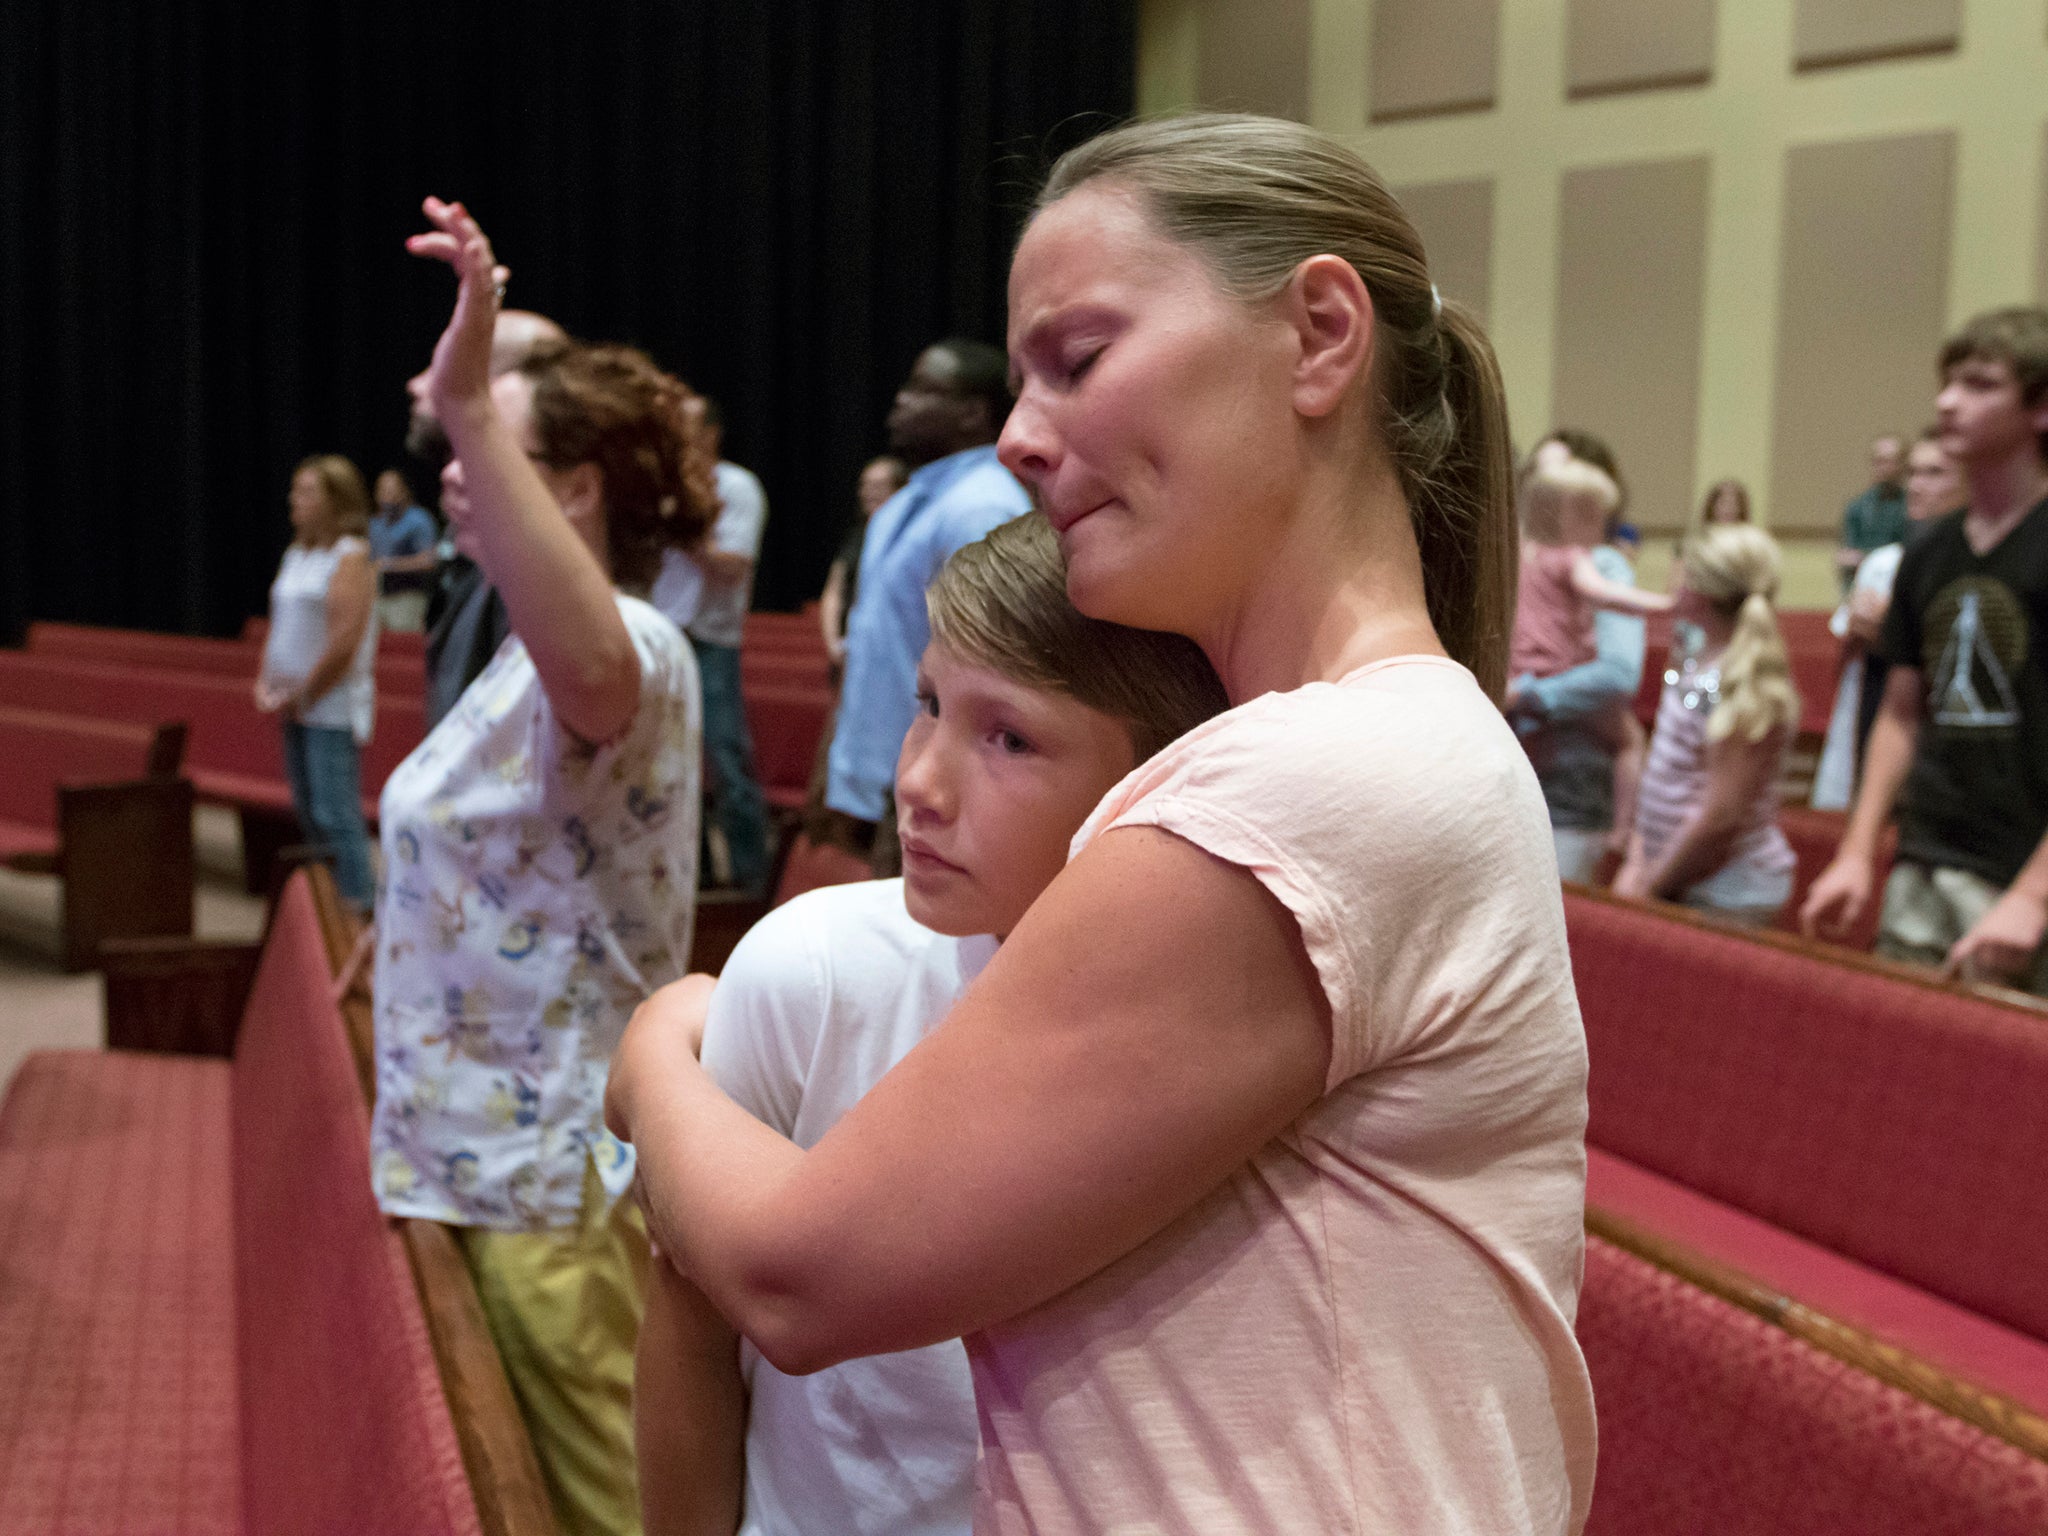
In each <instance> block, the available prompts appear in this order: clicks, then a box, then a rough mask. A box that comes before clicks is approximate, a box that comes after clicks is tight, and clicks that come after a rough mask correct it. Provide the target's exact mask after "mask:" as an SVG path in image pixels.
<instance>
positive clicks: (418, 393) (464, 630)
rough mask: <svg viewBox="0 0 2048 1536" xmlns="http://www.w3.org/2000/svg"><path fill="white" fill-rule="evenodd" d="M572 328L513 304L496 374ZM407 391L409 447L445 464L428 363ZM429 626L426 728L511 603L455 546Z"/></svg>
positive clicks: (487, 646)
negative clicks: (430, 393)
mask: <svg viewBox="0 0 2048 1536" xmlns="http://www.w3.org/2000/svg"><path fill="white" fill-rule="evenodd" d="M568 343H569V333H568V332H567V331H565V330H563V329H562V328H561V327H560V326H559V325H557V324H555V322H554V321H552V320H550V319H549V318H548V317H547V316H546V315H536V314H535V313H534V312H533V311H532V310H530V309H508V310H504V311H502V312H501V313H500V314H499V316H498V323H497V328H496V329H495V330H494V331H493V332H492V333H491V377H492V378H494V379H495V378H496V377H498V375H499V374H501V373H510V372H511V371H512V370H513V369H515V368H517V367H519V366H520V365H521V364H523V363H524V362H525V361H526V360H527V359H528V358H530V357H532V356H534V355H535V354H536V353H538V352H543V351H546V350H548V349H550V348H553V347H562V346H567V345H568ZM405 392H406V394H408V395H409V396H411V397H412V419H411V420H410V421H409V422H408V423H407V424H406V431H405V448H406V452H408V453H410V454H412V455H414V456H415V457H416V458H420V459H423V460H425V461H426V462H427V463H429V464H433V465H435V466H437V467H438V466H439V465H440V464H442V463H445V462H446V461H447V458H448V452H449V450H448V435H447V434H446V433H445V432H443V431H442V430H441V423H440V422H439V421H437V420H436V419H435V418H434V408H433V406H432V405H430V404H429V403H428V401H427V371H426V370H425V369H424V368H422V369H421V370H420V371H419V372H418V373H416V374H414V375H413V376H412V377H411V378H410V379H409V380H407V381H406V386H405ZM461 494H462V493H461V491H460V490H458V489H449V488H446V487H444V488H443V490H442V492H441V500H442V506H441V510H442V512H443V513H444V514H445V513H446V512H447V511H448V506H447V501H448V498H449V497H451V496H459V495H461ZM438 599H439V600H438V601H437V602H436V604H435V606H434V612H433V613H432V614H431V615H430V616H429V623H428V630H427V698H426V706H427V729H428V730H430V731H431V730H432V729H433V728H434V727H435V726H437V725H439V724H440V723H441V717H442V716H443V715H445V714H447V713H448V711H449V710H451V709H453V708H454V707H455V701H456V700H457V699H459V698H461V697H462V692H463V690H464V689H465V688H467V687H468V686H469V685H470V684H471V683H473V682H475V681H476V677H477V674H478V673H479V672H481V671H483V669H484V668H485V667H486V666H488V665H489V664H490V660H491V658H492V657H493V656H495V655H496V654H497V652H498V647H499V646H500V645H502V644H503V643H504V640H505V635H506V632H507V631H508V629H509V628H510V624H509V622H508V621H507V620H506V617H505V605H504V603H502V602H500V601H499V599H498V594H497V592H496V590H495V589H494V588H493V587H492V586H491V584H490V583H489V582H487V581H485V580H484V573H483V571H482V570H481V569H479V568H478V566H477V564H476V562H475V561H473V560H471V559H469V558H468V557H467V556H466V555H462V554H460V553H458V554H456V555H455V556H454V557H453V558H452V559H449V560H446V561H443V562H442V565H441V589H440V592H439V594H438Z"/></svg>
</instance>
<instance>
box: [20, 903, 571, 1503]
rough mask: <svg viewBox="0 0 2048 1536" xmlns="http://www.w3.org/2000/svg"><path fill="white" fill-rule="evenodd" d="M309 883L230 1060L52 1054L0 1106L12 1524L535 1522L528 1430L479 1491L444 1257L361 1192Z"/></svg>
mask: <svg viewBox="0 0 2048 1536" xmlns="http://www.w3.org/2000/svg"><path fill="white" fill-rule="evenodd" d="M324 879H325V877H324V873H316V874H315V875H314V876H313V877H312V878H311V879H309V878H308V877H307V876H305V875H301V876H298V877H295V878H294V879H293V881H292V882H291V883H290V884H289V885H288V886H287V887H286V889H285V891H284V895H283V897H282V900H281V901H280V904H279V906H278V909H277V913H276V916H275V918H274V920H273V923H272V927H271V931H270V935H269V937H268V939H267V940H266V942H265V945H264V951H263V957H262V961H261V964H260V966H259V967H258V970H257V975H256V981H255V986H254V989H253V991H252V992H251V994H250V998H249V1002H248V1005H247V1008H246V1010H245V1013H244V1016H243V1020H242V1025H241V1029H240V1031H239V1037H238V1040H237V1044H236V1048H235V1056H234V1060H233V1062H232V1064H230V1063H229V1062H226V1061H220V1060H207V1059H202V1058H196V1057H177V1056H152V1055H142V1054H137V1053H129V1052H88V1051H71V1052H45V1053H39V1054H37V1055H34V1056H31V1057H30V1058H29V1059H28V1061H27V1062H26V1063H25V1064H24V1065H23V1067H22V1069H21V1071H20V1073H19V1074H18V1075H17V1077H16V1078H15V1080H14V1082H13V1084H12V1085H11V1086H10V1087H9V1089H8V1092H7V1096H6V1099H5V1101H4V1103H0V1380H4V1381H6V1382H8V1383H9V1384H10V1386H9V1390H8V1391H6V1392H4V1393H0V1533H5V1536H17V1533H19V1536H28V1533H31V1532H33V1533H46V1532H54V1531H64V1532H71V1533H78V1536H99V1533H116V1532H119V1533H136V1536H142V1533H151V1536H155V1533H161V1532H192V1533H197V1532H216V1531H217V1532H221V1533H224V1536H226V1533H240V1532H244V1531H251V1532H263V1533H266V1536H269V1533H290V1532H305V1533H309V1536H311V1533H336V1532H344V1531H345V1532H364V1533H370V1532H408V1533H411V1532H420V1533H428V1532H458V1533H466V1532H484V1531H487V1530H490V1531H508V1532H509V1531H521V1532H533V1533H536V1536H537V1533H539V1532H542V1531H545V1530H547V1529H549V1526H548V1524H547V1523H546V1520H545V1502H544V1496H541V1495H540V1494H539V1493H538V1473H537V1471H536V1470H534V1469H533V1468H532V1465H531V1449H530V1447H528V1448H527V1450H526V1465H525V1467H524V1468H521V1467H520V1466H518V1465H516V1464H513V1463H506V1464H505V1467H504V1469H503V1472H504V1475H502V1476H500V1477H496V1478H494V1479H493V1481H492V1484H491V1486H490V1487H488V1488H480V1489H478V1490H477V1491H475V1492H473V1491H472V1476H471V1474H470V1473H469V1472H467V1471H466V1470H465V1455H466V1452H467V1451H468V1440H467V1438H465V1437H463V1436H462V1435H460V1434H459V1432H458V1431H459V1426H458V1424H457V1422H456V1420H455V1419H454V1418H453V1417H452V1416H451V1408H450V1403H451V1398H450V1394H449V1393H448V1392H447V1391H444V1388H443V1373H442V1371H441V1370H438V1369H437V1366H436V1350H437V1345H441V1344H443V1342H444V1341H443V1338H442V1336H441V1334H440V1333H439V1332H434V1333H430V1327H429V1311H430V1310H431V1311H432V1312H433V1313H434V1314H435V1315H436V1319H437V1321H438V1319H439V1314H440V1313H441V1312H442V1311H443V1310H444V1309H445V1306H446V1301H445V1295H444V1294H443V1292H444V1289H445V1288H444V1287H441V1284H440V1281H445V1279H446V1276H445V1275H444V1276H442V1277H440V1281H437V1282H436V1289H430V1288H429V1286H428V1278H427V1276H426V1275H425V1274H424V1273H422V1274H421V1276H420V1279H419V1281H418V1283H417V1285H416V1281H415V1275H414V1270H413V1266H412V1265H411V1264H409V1262H408V1247H409V1246H410V1245H409V1242H408V1238H407V1237H406V1236H404V1235H402V1234H401V1231H400V1227H399V1225H397V1224H394V1223H392V1222H390V1221H388V1220H386V1219H385V1218H384V1217H383V1216H382V1215H381V1213H379V1211H378V1210H377V1207H376V1203H375V1201H374V1199H373V1198H372V1196H371V1193H370V1169H369V1135H368V1132H369V1123H368V1113H367V1108H366V1105H365V1101H364V1097H363V1092H362V1087H361V1080H360V1077H359V1075H358V1066H357V1062H356V1059H355V1056H354V1054H353V1053H352V1051H351V1047H350V1043H349V1039H348V1036H347V1035H346V1033H345V1031H344V1027H343V1023H342V1019H341V1016H340V1014H339V1012H338V1011H337V1009H336V1006H335V1004H334V1003H333V1001H332V1000H331V999H330V996H329V991H330V986H331V977H332V974H333V972H332V969H331V966H332V954H331V939H330V933H329V929H330V928H331V926H332V924H331V920H330V922H329V924H328V925H326V926H323V921H322V911H321V906H322V905H324V907H325V909H326V911H327V912H329V913H332V912H333V911H334V903H333V900H332V896H331V889H330V888H327V887H325V886H324V884H322V886H321V890H322V898H316V893H315V885H316V883H321V882H324ZM458 1274H459V1261H458ZM460 1278H461V1279H462V1282H463V1283H464V1284H465V1285H466V1276H461V1277H460ZM423 1293H425V1295H426V1301H427V1306H426V1307H425V1308H423V1305H422V1295H423ZM457 1300H458V1302H459V1300H460V1298H457ZM467 1304H468V1307H469V1308H470V1309H471V1310H472V1311H473V1310H474V1308H475V1296H474V1292H473V1291H471V1292H469V1293H468V1296H467ZM458 1310H459V1308H458ZM445 1352H446V1351H445V1350H444V1353H445ZM497 1386H498V1389H499V1392H500V1395H501V1398H502V1404H501V1410H500V1416H501V1417H502V1414H503V1413H507V1412H511V1411H512V1410H511V1409H510V1398H509V1388H507V1387H505V1386H504V1382H503V1376H502V1373H500V1374H499V1376H498V1378H497ZM515 1422H516V1419H515ZM472 1459H473V1458H472ZM522 1478H523V1480H524V1481H523V1483H522V1481H521V1480H522ZM508 1487H510V1488H513V1489H514V1490H515V1491H516V1490H517V1489H519V1488H521V1487H523V1488H524V1490H525V1492H524V1494H523V1495H522V1498H523V1503H521V1504H519V1506H518V1508H517V1509H515V1511H514V1514H515V1518H514V1519H512V1520H510V1521H508V1520H505V1519H503V1518H494V1519H493V1520H492V1521H491V1522H490V1523H489V1524H486V1523H485V1522H484V1520H483V1519H482V1518H481V1517H480V1513H479V1504H480V1502H481V1503H482V1504H484V1505H485V1506H486V1507H487V1508H488V1509H489V1510H490V1511H491V1512H492V1514H493V1515H494V1517H501V1516H502V1515H503V1514H504V1511H505V1509H506V1507H507V1498H506V1494H507V1488H508ZM533 1508H537V1509H538V1510H539V1511H540V1516H541V1518H539V1519H537V1520H536V1519H535V1518H532V1516H531V1510H532V1509H533ZM520 1510H525V1511H527V1513H525V1514H520V1513H519V1511H520Z"/></svg>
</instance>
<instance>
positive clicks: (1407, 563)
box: [1197, 470, 1444, 704]
mask: <svg viewBox="0 0 2048 1536" xmlns="http://www.w3.org/2000/svg"><path fill="white" fill-rule="evenodd" d="M1275 532H1276V533H1277V534H1278V535H1279V537H1278V539H1277V541H1276V542H1275V543H1274V545H1273V546H1272V548H1271V551H1270V553H1269V554H1268V555H1267V557H1266V558H1265V559H1264V560H1263V561H1262V562H1261V563H1260V567H1259V569H1258V571H1257V573H1256V574H1255V576H1254V578H1253V579H1252V580H1251V581H1250V582H1248V583H1247V584H1246V585H1245V586H1244V587H1243V588H1242V589H1240V590H1239V591H1238V592H1237V593H1236V594H1235V598H1236V602H1235V606H1234V608H1233V610H1232V612H1231V613H1230V615H1229V616H1228V617H1227V618H1226V619H1225V620H1224V621H1223V622H1221V623H1219V624H1217V625H1216V626H1215V627H1214V628H1213V630H1212V631H1211V632H1209V633H1207V634H1204V635H1201V636H1198V637H1197V639H1198V640H1199V641H1200V642H1201V645H1202V648H1203V650H1204V651H1205V652H1206V653H1207V654H1208V657H1209V660H1210V662H1211V664H1212V665H1214V666H1215V668H1216V672H1217V675H1218V676H1219V677H1221V678H1222V679H1223V686H1224V689H1225V691H1226V692H1227V693H1228V694H1229V696H1230V699H1231V702H1232V703H1235V704H1242V703H1244V702H1245V701H1247V700H1249V699H1255V698H1257V697H1259V695H1261V694H1264V693H1284V692H1287V691H1288V690H1290V689H1294V688H1299V687H1302V686H1303V685H1304V684H1307V683H1314V682H1334V681H1336V680H1337V679H1338V678H1340V677H1343V676H1344V675H1345V674H1346V673H1349V672H1354V671H1356V670H1357V669H1358V668H1360V667H1362V666H1367V665H1370V664H1371V663H1373V662H1376V661H1385V660H1387V659H1389V658H1390V657H1394V656H1411V655H1428V656H1441V655H1443V654H1444V649H1443V644H1442V642H1441V641H1440V640H1439V639H1438V638H1437V634H1436V629H1435V627H1434V626H1433V625H1432V624H1431V623H1430V620H1429V605H1428V602H1427V599H1426V598H1425V596H1424V589H1423V576H1422V558H1421V555H1420V553H1419V551H1418V550H1417V548H1416V544H1415V533H1414V529H1413V527H1412V525H1411V524H1410V521H1409V513H1408V506H1407V503H1406V501H1405V500H1404V499H1403V497H1402V496H1401V493H1400V489H1399V486H1398V484H1397V483H1396V481H1395V480H1394V478H1393V475H1392V472H1391V470H1388V471H1386V472H1384V473H1381V474H1376V475H1375V474H1367V475H1363V476H1351V477H1343V478H1340V477H1336V476H1331V477H1328V479H1327V481H1326V483H1325V484H1323V485H1321V486H1316V485H1314V484H1312V485H1311V486H1310V487H1309V494H1308V495H1306V496H1304V498H1303V500H1302V504H1301V506H1300V507H1299V509H1298V510H1297V511H1296V512H1295V514H1294V515H1293V516H1292V517H1290V518H1288V519H1286V520H1285V521H1284V523H1283V525H1282V526H1281V527H1280V528H1278V529H1276V530H1275Z"/></svg>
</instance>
